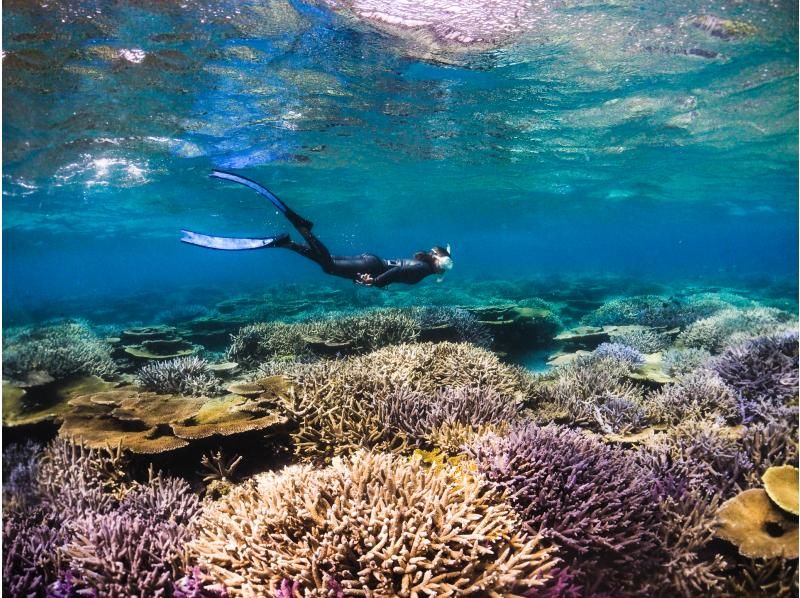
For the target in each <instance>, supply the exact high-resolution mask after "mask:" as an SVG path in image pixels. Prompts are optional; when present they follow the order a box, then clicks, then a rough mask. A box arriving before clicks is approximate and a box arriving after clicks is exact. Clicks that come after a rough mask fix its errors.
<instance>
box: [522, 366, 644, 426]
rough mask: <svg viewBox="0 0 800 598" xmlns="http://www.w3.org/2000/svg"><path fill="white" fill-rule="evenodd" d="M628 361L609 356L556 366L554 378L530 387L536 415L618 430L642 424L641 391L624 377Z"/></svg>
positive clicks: (627, 368)
mask: <svg viewBox="0 0 800 598" xmlns="http://www.w3.org/2000/svg"><path fill="white" fill-rule="evenodd" d="M629 372H630V364H629V363H627V362H625V361H621V360H618V359H615V358H610V357H600V358H598V357H595V356H594V355H591V356H589V357H588V358H583V359H576V360H575V361H573V362H571V363H569V364H567V365H564V366H561V367H559V368H558V369H557V370H556V371H555V374H554V379H552V380H543V381H540V382H539V383H538V384H536V385H535V387H534V396H535V398H536V399H537V401H538V403H539V404H538V405H537V408H538V409H539V412H538V415H539V417H540V418H542V419H548V417H550V415H551V414H552V416H558V417H559V418H563V419H567V420H569V421H570V422H572V423H574V424H577V425H582V426H589V427H594V428H599V429H600V430H602V431H604V432H614V433H622V432H627V431H630V430H631V429H635V428H638V427H641V426H642V425H644V424H645V423H646V420H645V417H644V412H643V410H642V407H641V402H642V396H643V394H642V391H641V389H639V388H638V387H637V386H635V385H634V384H632V383H631V382H630V381H628V380H626V379H625V376H626V375H627V374H628V373H629Z"/></svg>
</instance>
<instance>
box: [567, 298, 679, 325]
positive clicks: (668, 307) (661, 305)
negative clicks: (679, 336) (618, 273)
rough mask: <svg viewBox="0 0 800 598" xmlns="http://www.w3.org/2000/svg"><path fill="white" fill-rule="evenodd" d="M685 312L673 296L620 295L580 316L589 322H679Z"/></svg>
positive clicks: (652, 323)
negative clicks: (667, 297)
mask: <svg viewBox="0 0 800 598" xmlns="http://www.w3.org/2000/svg"><path fill="white" fill-rule="evenodd" d="M685 318H686V315H685V314H684V313H683V306H682V305H681V303H680V302H679V301H678V300H677V299H674V298H671V299H666V298H664V297H659V296H658V295H639V296H633V297H620V298H617V299H612V300H611V301H607V302H606V303H604V304H603V305H601V306H600V307H598V308H597V309H596V310H594V311H593V312H591V313H589V314H587V315H586V316H584V317H583V319H582V320H581V323H582V324H585V325H588V326H606V325H609V324H611V325H613V324H616V325H624V324H628V325H630V324H635V325H639V326H669V327H671V326H680V325H681V324H682V323H684V320H685Z"/></svg>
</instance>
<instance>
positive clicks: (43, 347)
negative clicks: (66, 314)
mask: <svg viewBox="0 0 800 598" xmlns="http://www.w3.org/2000/svg"><path fill="white" fill-rule="evenodd" d="M116 374H117V367H116V365H115V364H114V361H113V360H112V359H111V348H110V346H109V345H108V344H107V343H105V342H103V341H101V340H100V339H99V338H97V337H96V336H95V335H94V333H93V332H92V331H91V329H90V328H89V325H88V324H87V323H85V322H80V321H75V322H64V323H61V324H55V325H53V326H46V327H43V328H33V329H24V330H22V331H21V332H19V333H17V334H14V335H12V336H7V337H6V338H5V339H4V342H3V377H4V378H7V379H11V380H17V381H20V382H24V381H26V380H28V378H29V377H30V376H32V375H33V376H36V377H37V378H39V379H42V378H43V379H44V380H45V381H52V380H63V379H65V378H69V377H70V376H76V375H96V376H100V377H105V378H111V377H114V376H115V375H116Z"/></svg>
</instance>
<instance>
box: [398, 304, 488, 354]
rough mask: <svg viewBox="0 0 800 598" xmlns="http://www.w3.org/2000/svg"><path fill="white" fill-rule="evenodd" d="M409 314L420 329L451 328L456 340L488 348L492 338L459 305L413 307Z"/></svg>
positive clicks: (476, 319)
mask: <svg viewBox="0 0 800 598" xmlns="http://www.w3.org/2000/svg"><path fill="white" fill-rule="evenodd" d="M411 316H412V317H413V318H414V319H415V320H416V321H417V322H419V325H420V328H422V329H426V328H435V327H448V328H451V329H452V330H453V332H454V333H455V337H456V340H457V341H458V342H464V343H472V344H473V345H476V346H478V347H482V348H484V349H489V348H491V346H492V342H493V340H494V339H493V337H492V333H491V332H490V331H489V329H488V328H487V327H486V326H484V325H483V324H481V323H480V322H479V321H478V318H477V317H475V315H473V314H472V313H470V312H469V311H467V310H466V309H463V308H460V307H435V306H426V307H414V308H412V309H411Z"/></svg>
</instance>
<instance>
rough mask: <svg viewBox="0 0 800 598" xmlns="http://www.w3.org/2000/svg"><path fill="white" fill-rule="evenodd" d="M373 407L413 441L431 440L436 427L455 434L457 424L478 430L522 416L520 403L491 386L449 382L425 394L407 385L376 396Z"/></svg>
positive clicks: (381, 418) (383, 419)
mask: <svg viewBox="0 0 800 598" xmlns="http://www.w3.org/2000/svg"><path fill="white" fill-rule="evenodd" d="M373 408H374V409H375V411H376V415H377V417H378V419H379V420H380V421H381V422H383V423H384V425H387V426H389V427H391V428H392V429H393V430H395V431H396V432H398V433H400V434H403V435H404V436H406V437H407V438H409V439H410V441H411V442H412V443H416V444H426V443H427V444H430V443H431V442H432V437H431V435H432V433H433V432H434V431H437V432H438V434H439V435H442V434H448V433H449V434H450V436H451V437H452V430H453V427H455V426H464V427H470V428H472V429H473V430H479V429H481V428H482V427H483V428H485V427H486V426H488V425H491V424H494V425H500V424H504V423H505V424H511V423H514V422H515V421H516V420H517V419H519V417H520V408H521V404H520V402H519V401H516V400H514V399H512V398H510V397H508V396H503V395H501V394H500V393H498V392H497V391H495V390H492V389H491V388H488V389H485V388H470V387H459V388H453V387H449V386H448V387H444V388H440V389H439V390H437V391H436V392H435V393H433V394H426V393H422V392H417V391H413V390H410V389H409V388H407V387H405V386H404V387H401V388H399V389H397V390H395V391H394V392H392V393H389V394H388V395H383V396H378V397H376V399H375V402H374V407H373ZM443 426H444V427H446V428H445V429H443V428H442V427H443ZM459 433H461V434H465V431H463V430H462V431H460V432H459Z"/></svg>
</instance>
